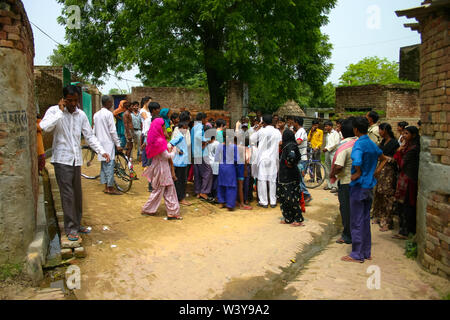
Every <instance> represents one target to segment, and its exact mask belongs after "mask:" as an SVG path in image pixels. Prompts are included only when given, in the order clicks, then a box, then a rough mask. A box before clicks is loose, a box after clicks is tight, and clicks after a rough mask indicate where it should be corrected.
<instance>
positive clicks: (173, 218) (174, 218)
mask: <svg viewBox="0 0 450 320" xmlns="http://www.w3.org/2000/svg"><path fill="white" fill-rule="evenodd" d="M166 219H167V220H169V221H171V220H183V217H181V216H178V217H170V216H168V217H167V218H166Z"/></svg>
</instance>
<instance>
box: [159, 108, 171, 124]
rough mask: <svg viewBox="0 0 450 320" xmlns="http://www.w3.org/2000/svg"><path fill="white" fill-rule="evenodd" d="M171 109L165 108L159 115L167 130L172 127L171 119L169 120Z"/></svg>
mask: <svg viewBox="0 0 450 320" xmlns="http://www.w3.org/2000/svg"><path fill="white" fill-rule="evenodd" d="M169 111H170V109H169V108H164V109H161V111H160V112H159V115H160V116H161V117H162V118H163V119H164V124H165V125H166V129H168V128H169V127H170V119H169V116H168V114H169Z"/></svg>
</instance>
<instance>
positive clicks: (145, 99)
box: [141, 96, 152, 108]
mask: <svg viewBox="0 0 450 320" xmlns="http://www.w3.org/2000/svg"><path fill="white" fill-rule="evenodd" d="M151 99H152V98H151V97H149V96H146V97H143V98H142V99H141V108H143V107H144V105H145V104H146V103H147V102H148V101H150V100H151Z"/></svg>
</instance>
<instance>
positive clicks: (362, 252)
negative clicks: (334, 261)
mask: <svg viewBox="0 0 450 320" xmlns="http://www.w3.org/2000/svg"><path fill="white" fill-rule="evenodd" d="M368 129H369V122H368V121H367V119H365V118H362V117H358V118H355V119H354V120H353V131H354V133H355V136H357V137H358V138H359V139H358V140H357V141H356V142H355V145H354V146H353V150H352V155H351V157H352V177H351V180H352V182H351V183H350V230H351V234H352V252H351V253H350V254H349V255H348V256H345V257H342V260H343V261H349V262H361V263H363V262H364V260H365V259H368V260H371V259H372V256H371V245H372V244H371V233H370V208H371V206H372V202H373V195H372V189H373V187H375V185H376V184H377V180H376V179H375V177H374V173H375V170H376V168H377V164H378V159H379V158H380V156H381V157H382V154H383V152H382V151H381V150H380V148H378V147H377V145H376V144H375V143H374V142H373V141H372V140H370V138H369V136H368V135H367V132H368Z"/></svg>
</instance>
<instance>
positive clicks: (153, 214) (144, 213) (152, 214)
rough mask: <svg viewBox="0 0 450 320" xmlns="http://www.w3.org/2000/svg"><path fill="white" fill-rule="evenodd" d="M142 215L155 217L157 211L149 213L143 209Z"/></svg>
mask: <svg viewBox="0 0 450 320" xmlns="http://www.w3.org/2000/svg"><path fill="white" fill-rule="evenodd" d="M141 215H143V216H148V217H154V216H156V213H147V212H144V211H142V212H141Z"/></svg>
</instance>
